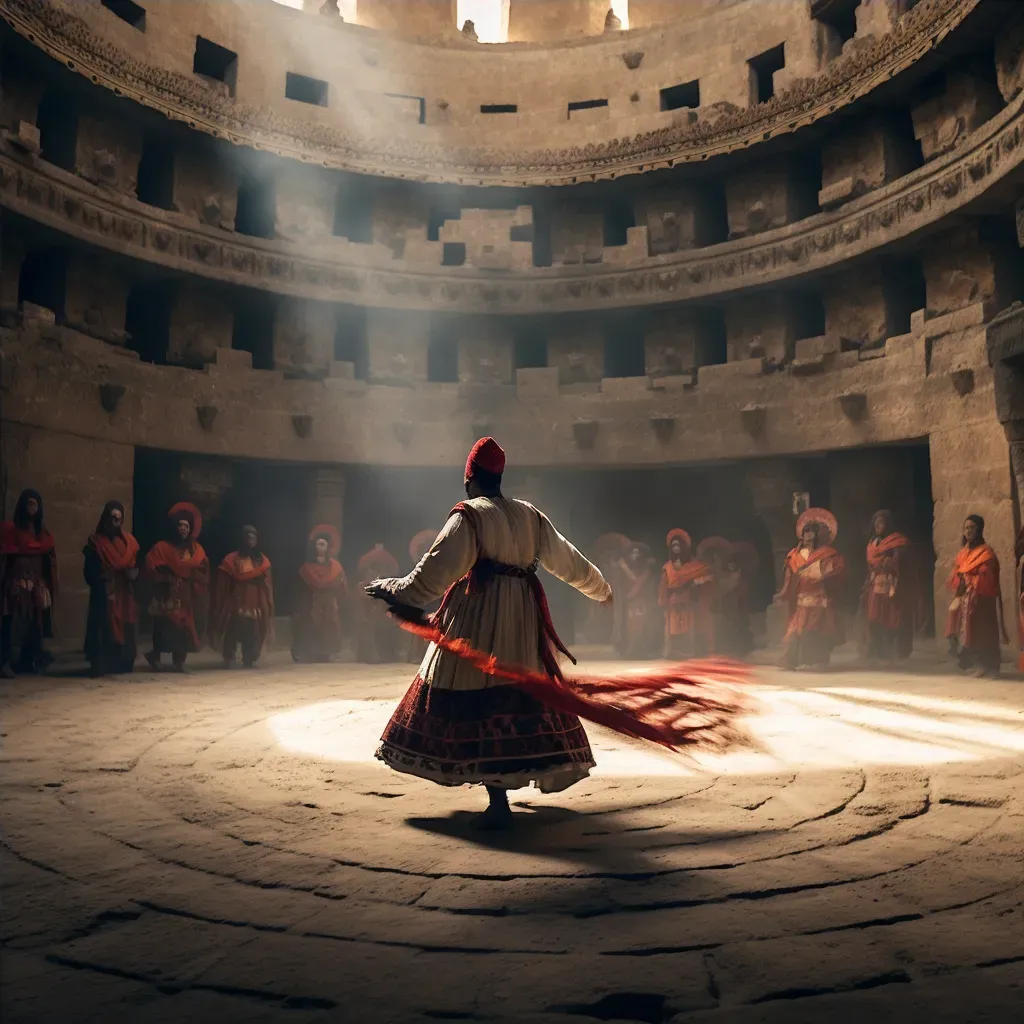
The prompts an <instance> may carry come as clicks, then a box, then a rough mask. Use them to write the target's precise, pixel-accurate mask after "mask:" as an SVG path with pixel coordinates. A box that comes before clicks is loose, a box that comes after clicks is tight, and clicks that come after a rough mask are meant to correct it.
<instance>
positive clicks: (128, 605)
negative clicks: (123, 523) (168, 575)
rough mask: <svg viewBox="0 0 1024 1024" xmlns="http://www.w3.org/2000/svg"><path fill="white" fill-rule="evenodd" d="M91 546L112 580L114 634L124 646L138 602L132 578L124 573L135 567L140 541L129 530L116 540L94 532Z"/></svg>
mask: <svg viewBox="0 0 1024 1024" xmlns="http://www.w3.org/2000/svg"><path fill="white" fill-rule="evenodd" d="M89 544H90V546H91V547H92V549H93V550H94V551H95V552H96V554H97V555H99V559H100V562H102V563H103V568H104V570H105V571H106V573H107V575H108V576H109V577H110V580H111V587H110V588H109V590H108V592H107V615H108V618H109V620H110V632H111V635H112V636H113V638H114V640H116V641H117V643H119V644H123V643H124V626H125V623H126V622H134V621H135V600H134V598H133V596H132V588H131V585H130V583H129V581H128V579H127V578H126V577H125V576H123V575H121V573H123V572H125V570H127V569H133V568H134V567H135V560H136V558H137V556H138V554H139V542H138V541H137V540H136V539H135V538H134V537H133V536H132V535H131V534H130V533H128V532H127V530H122V531H121V533H120V534H118V535H117V536H116V537H107V536H106V535H105V534H102V533H94V534H92V536H91V537H90V538H89Z"/></svg>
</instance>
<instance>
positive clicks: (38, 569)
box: [0, 490, 57, 679]
mask: <svg viewBox="0 0 1024 1024" xmlns="http://www.w3.org/2000/svg"><path fill="white" fill-rule="evenodd" d="M56 597H57V551H56V548H55V546H54V542H53V534H51V533H50V531H49V530H47V529H46V527H45V526H44V525H43V499H42V498H41V497H40V495H39V492H38V491H31V490H29V491H22V492H21V494H20V495H19V497H18V503H17V504H16V505H15V506H14V519H13V520H12V521H11V522H8V523H3V524H2V525H0V675H3V676H4V677H5V678H7V679H12V678H13V677H14V676H15V675H16V674H18V673H22V674H31V673H33V672H43V671H45V670H46V669H47V668H48V667H49V666H50V664H51V663H52V662H53V655H52V654H50V652H49V651H47V650H46V648H45V647H44V646H43V640H44V639H46V638H48V637H52V636H53V602H54V600H55V599H56Z"/></svg>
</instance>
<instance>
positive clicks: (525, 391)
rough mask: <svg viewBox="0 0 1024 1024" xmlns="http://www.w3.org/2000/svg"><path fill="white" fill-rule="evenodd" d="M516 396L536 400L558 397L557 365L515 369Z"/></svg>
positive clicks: (525, 399)
mask: <svg viewBox="0 0 1024 1024" xmlns="http://www.w3.org/2000/svg"><path fill="white" fill-rule="evenodd" d="M516 397H517V398H520V399H521V400H523V401H526V402H530V401H538V400H541V399H548V398H557V397H558V367H557V366H537V367H530V368H527V369H522V370H516Z"/></svg>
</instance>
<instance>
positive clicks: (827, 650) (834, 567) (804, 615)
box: [778, 508, 846, 669]
mask: <svg viewBox="0 0 1024 1024" xmlns="http://www.w3.org/2000/svg"><path fill="white" fill-rule="evenodd" d="M837 533H838V525H837V523H836V518H835V516H834V515H832V513H831V512H829V511H828V510H827V509H823V508H809V509H808V510H807V511H806V512H804V513H803V515H801V516H800V518H799V519H798V520H797V524H796V534H797V537H798V538H799V539H800V543H799V544H797V546H796V547H795V548H793V550H792V551H790V553H789V554H788V555H787V556H786V575H785V579H784V582H783V584H782V590H781V591H780V592H779V595H778V596H779V597H780V598H781V599H782V600H785V601H786V602H787V603H788V604H789V626H788V628H787V629H786V635H785V637H784V638H783V642H784V644H785V647H786V649H785V652H784V654H783V657H782V666H783V667H784V668H798V667H799V666H801V665H807V666H809V667H811V668H816V669H823V668H826V667H827V666H828V663H829V658H830V657H831V656H832V649H833V648H834V647H837V646H838V645H839V644H841V643H843V639H844V634H843V626H842V622H841V620H840V618H839V611H838V607H837V598H838V591H839V587H840V586H841V584H842V580H843V575H844V573H845V571H846V563H845V561H844V560H843V556H842V555H840V554H839V552H838V551H836V549H835V548H834V547H832V542H833V541H834V540H835V538H836V534H837Z"/></svg>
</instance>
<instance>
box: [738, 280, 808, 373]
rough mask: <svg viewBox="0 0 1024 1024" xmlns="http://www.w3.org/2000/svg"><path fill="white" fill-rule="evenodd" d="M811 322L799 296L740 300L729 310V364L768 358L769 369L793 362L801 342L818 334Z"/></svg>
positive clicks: (776, 294)
mask: <svg viewBox="0 0 1024 1024" xmlns="http://www.w3.org/2000/svg"><path fill="white" fill-rule="evenodd" d="M807 319H808V317H807V313H806V310H805V308H804V305H803V304H802V303H801V302H800V300H799V299H798V298H797V297H796V296H792V295H788V294H786V293H779V292H768V293H762V294H759V295H745V296H741V297H739V298H737V299H736V300H734V301H732V302H730V303H728V304H727V305H726V307H725V337H726V350H727V352H728V361H729V362H730V363H732V362H737V361H740V360H748V359H764V360H767V361H768V365H769V366H771V365H776V366H778V365H781V364H784V363H787V362H789V361H790V360H791V359H792V358H793V354H794V349H795V345H796V341H797V339H798V338H803V337H812V336H813V335H814V333H815V331H814V328H813V327H808V326H807ZM819 333H820V332H819Z"/></svg>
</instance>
